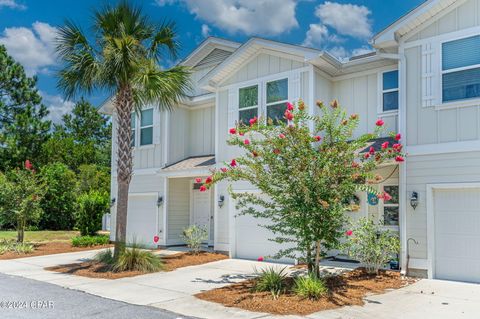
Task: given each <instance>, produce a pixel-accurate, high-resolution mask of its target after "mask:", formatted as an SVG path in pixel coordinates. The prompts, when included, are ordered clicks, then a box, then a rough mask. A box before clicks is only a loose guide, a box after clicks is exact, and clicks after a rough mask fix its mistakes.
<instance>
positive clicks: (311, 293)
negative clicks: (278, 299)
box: [293, 274, 328, 300]
mask: <svg viewBox="0 0 480 319" xmlns="http://www.w3.org/2000/svg"><path fill="white" fill-rule="evenodd" d="M293 291H294V292H295V293H296V294H297V295H298V296H300V297H303V298H308V299H312V300H317V299H318V298H320V297H321V296H323V295H325V294H326V293H327V292H328V288H327V286H326V285H325V282H324V281H323V280H322V279H321V278H317V277H316V276H315V275H313V274H309V275H307V276H303V277H298V278H297V279H295V285H294V288H293Z"/></svg>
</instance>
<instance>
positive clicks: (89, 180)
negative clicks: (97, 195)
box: [78, 164, 110, 193]
mask: <svg viewBox="0 0 480 319" xmlns="http://www.w3.org/2000/svg"><path fill="white" fill-rule="evenodd" d="M78 189H79V192H80V193H88V192H90V191H92V190H97V191H100V192H106V193H108V192H110V167H104V166H100V165H95V164H85V165H80V167H79V168H78Z"/></svg>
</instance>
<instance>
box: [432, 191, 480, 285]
mask: <svg viewBox="0 0 480 319" xmlns="http://www.w3.org/2000/svg"><path fill="white" fill-rule="evenodd" d="M433 196H434V251H435V253H434V256H435V258H434V265H433V267H434V269H435V277H436V278H438V279H447V280H459V281H468V282H477V283H480V189H479V188H460V189H436V190H435V191H434V193H433Z"/></svg>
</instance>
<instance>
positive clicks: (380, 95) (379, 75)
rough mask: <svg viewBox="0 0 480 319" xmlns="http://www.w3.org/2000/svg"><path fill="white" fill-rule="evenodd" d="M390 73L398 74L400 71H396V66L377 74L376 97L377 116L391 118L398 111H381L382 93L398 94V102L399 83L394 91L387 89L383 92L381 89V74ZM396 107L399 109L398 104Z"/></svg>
mask: <svg viewBox="0 0 480 319" xmlns="http://www.w3.org/2000/svg"><path fill="white" fill-rule="evenodd" d="M392 71H397V72H399V74H400V71H399V70H398V66H396V65H395V66H392V67H390V68H388V69H385V70H382V71H380V72H378V73H377V92H378V95H377V96H378V97H377V100H378V101H377V114H378V115H379V116H393V115H397V114H398V109H396V110H390V111H384V110H383V94H384V93H389V92H395V91H397V92H398V96H399V102H400V82H399V83H398V87H397V88H396V89H389V90H384V89H383V74H384V73H388V72H392ZM398 107H399V108H400V103H399V104H398Z"/></svg>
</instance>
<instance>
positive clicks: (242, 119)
mask: <svg viewBox="0 0 480 319" xmlns="http://www.w3.org/2000/svg"><path fill="white" fill-rule="evenodd" d="M238 98H239V101H238V109H239V113H238V122H239V123H243V124H246V125H248V123H249V120H250V119H252V118H254V117H255V116H256V117H258V85H252V86H248V87H244V88H241V89H240V90H239V91H238Z"/></svg>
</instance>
